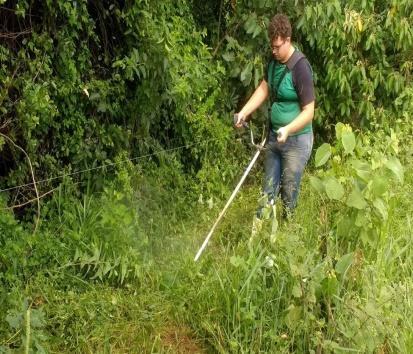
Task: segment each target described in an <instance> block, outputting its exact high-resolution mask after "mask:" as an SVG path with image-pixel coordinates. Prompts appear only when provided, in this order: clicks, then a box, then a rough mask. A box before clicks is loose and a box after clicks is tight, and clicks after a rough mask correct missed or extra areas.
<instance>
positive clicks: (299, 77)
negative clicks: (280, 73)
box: [292, 58, 315, 107]
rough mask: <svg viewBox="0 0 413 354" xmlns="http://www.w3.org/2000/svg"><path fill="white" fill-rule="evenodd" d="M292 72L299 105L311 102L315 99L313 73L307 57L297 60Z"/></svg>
mask: <svg viewBox="0 0 413 354" xmlns="http://www.w3.org/2000/svg"><path fill="white" fill-rule="evenodd" d="M292 74H293V83H294V86H295V90H296V92H297V96H298V99H299V101H300V105H301V107H303V106H305V105H307V104H309V103H311V102H313V101H314V100H315V92H314V81H313V73H312V70H311V66H310V63H309V62H308V60H307V58H304V59H301V60H300V61H298V63H297V64H296V65H295V67H294V69H293V73H292Z"/></svg>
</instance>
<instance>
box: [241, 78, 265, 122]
mask: <svg viewBox="0 0 413 354" xmlns="http://www.w3.org/2000/svg"><path fill="white" fill-rule="evenodd" d="M267 97H268V84H267V82H266V81H265V80H262V81H261V84H260V85H259V86H258V87H257V88H256V90H255V91H254V93H253V94H252V96H251V97H250V99H249V100H248V102H247V103H246V104H245V106H244V107H243V108H242V109H241V111H240V114H241V115H242V116H244V117H247V116H249V115H250V114H252V113H253V112H255V110H256V109H257V108H258V107H259V106H261V105H262V104H263V102H264V101H265V100H266V99H267Z"/></svg>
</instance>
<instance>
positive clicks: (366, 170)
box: [352, 160, 371, 183]
mask: <svg viewBox="0 0 413 354" xmlns="http://www.w3.org/2000/svg"><path fill="white" fill-rule="evenodd" d="M352 165H353V168H354V170H355V171H356V174H357V176H359V177H360V178H361V179H362V180H363V181H364V182H366V183H368V182H369V181H370V180H371V166H370V165H369V164H368V163H367V162H364V161H360V160H354V161H353V162H352Z"/></svg>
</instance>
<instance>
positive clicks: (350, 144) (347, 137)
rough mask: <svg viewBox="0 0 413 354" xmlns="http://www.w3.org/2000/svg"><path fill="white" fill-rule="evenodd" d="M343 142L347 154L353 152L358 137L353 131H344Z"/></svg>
mask: <svg viewBox="0 0 413 354" xmlns="http://www.w3.org/2000/svg"><path fill="white" fill-rule="evenodd" d="M341 142H342V143H343V147H344V150H345V152H346V153H347V154H351V153H352V152H353V150H354V148H355V147H356V137H355V136H354V133H353V132H343V134H342V136H341Z"/></svg>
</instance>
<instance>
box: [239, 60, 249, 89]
mask: <svg viewBox="0 0 413 354" xmlns="http://www.w3.org/2000/svg"><path fill="white" fill-rule="evenodd" d="M251 79H252V63H248V64H247V65H246V66H245V68H244V70H242V72H241V81H242V83H243V84H244V86H248V85H249V84H250V82H251Z"/></svg>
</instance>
